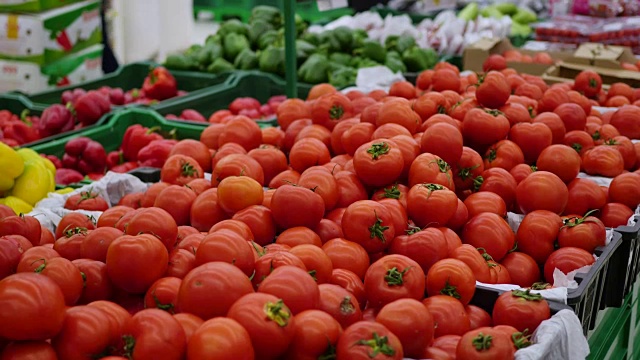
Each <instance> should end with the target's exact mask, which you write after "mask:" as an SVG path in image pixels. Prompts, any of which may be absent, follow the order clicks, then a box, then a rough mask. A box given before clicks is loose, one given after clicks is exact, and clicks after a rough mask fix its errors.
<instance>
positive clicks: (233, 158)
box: [211, 150, 264, 186]
mask: <svg viewBox="0 0 640 360" xmlns="http://www.w3.org/2000/svg"><path fill="white" fill-rule="evenodd" d="M220 151H221V150H220ZM220 151H218V152H217V153H216V156H217V155H218V154H220ZM215 160H216V159H215V158H214V161H215ZM230 176H248V177H250V178H252V179H254V180H255V181H257V182H258V183H260V184H261V185H262V184H264V171H263V170H262V166H260V163H258V162H257V161H256V160H254V159H253V158H252V157H250V156H249V155H245V154H230V155H226V156H223V157H221V158H220V159H219V161H217V163H216V165H215V166H214V167H213V173H212V175H211V183H212V184H213V185H214V186H215V185H217V184H219V183H220V181H222V180H224V179H225V178H227V177H230Z"/></svg>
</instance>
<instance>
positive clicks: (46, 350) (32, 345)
mask: <svg viewBox="0 0 640 360" xmlns="http://www.w3.org/2000/svg"><path fill="white" fill-rule="evenodd" d="M0 354H1V355H2V359H3V360H5V359H6V360H18V359H24V360H58V355H56V351H55V350H54V349H53V347H52V346H51V344H49V343H48V342H45V341H20V342H12V343H9V344H8V345H7V346H6V347H5V348H4V350H2V352H1V353H0Z"/></svg>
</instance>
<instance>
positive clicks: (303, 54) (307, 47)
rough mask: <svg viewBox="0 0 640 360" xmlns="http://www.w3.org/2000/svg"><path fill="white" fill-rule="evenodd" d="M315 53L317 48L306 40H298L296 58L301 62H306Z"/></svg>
mask: <svg viewBox="0 0 640 360" xmlns="http://www.w3.org/2000/svg"><path fill="white" fill-rule="evenodd" d="M314 52H316V47H315V46H314V45H312V44H309V43H308V42H306V41H304V40H300V39H298V40H296V57H297V58H298V61H299V62H304V61H305V60H307V58H308V57H309V56H311V54H313V53H314Z"/></svg>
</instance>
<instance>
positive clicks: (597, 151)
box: [582, 145, 624, 177]
mask: <svg viewBox="0 0 640 360" xmlns="http://www.w3.org/2000/svg"><path fill="white" fill-rule="evenodd" d="M582 166H583V168H584V172H586V173H587V174H589V175H601V176H607V177H615V176H618V175H620V174H622V172H623V171H624V158H623V157H622V154H621V153H620V151H618V150H616V149H615V148H614V147H612V146H607V145H599V146H596V147H594V148H593V149H591V150H588V151H586V152H585V153H584V155H582Z"/></svg>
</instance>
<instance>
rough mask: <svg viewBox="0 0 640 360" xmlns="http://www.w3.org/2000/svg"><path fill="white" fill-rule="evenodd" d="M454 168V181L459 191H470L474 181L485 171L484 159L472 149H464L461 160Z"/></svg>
mask: <svg viewBox="0 0 640 360" xmlns="http://www.w3.org/2000/svg"><path fill="white" fill-rule="evenodd" d="M454 165H455V166H453V176H454V178H453V180H454V183H455V188H456V189H457V190H458V191H464V190H469V189H471V188H472V187H473V180H474V179H475V178H476V177H478V176H480V175H481V174H482V172H483V171H484V163H483V161H482V157H481V156H480V154H478V152H477V151H475V150H473V149H472V148H470V147H466V146H465V147H463V148H462V156H461V157H460V160H459V161H458V162H457V163H456V164H454Z"/></svg>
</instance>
